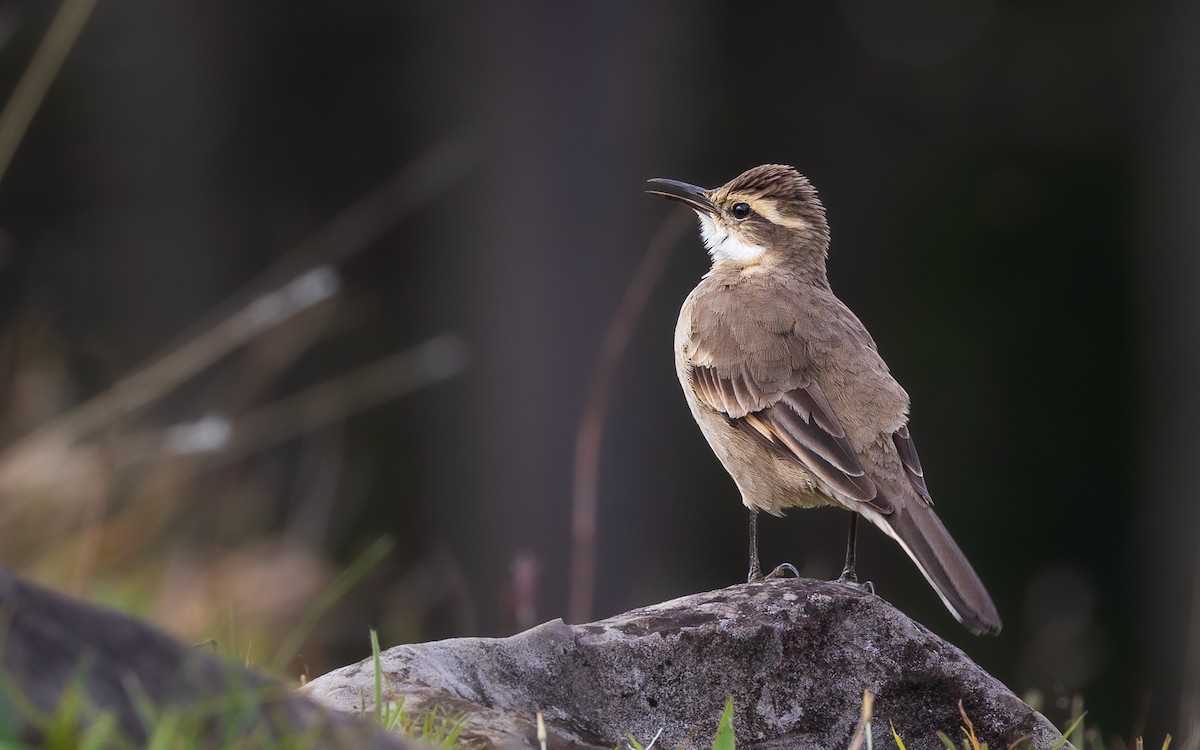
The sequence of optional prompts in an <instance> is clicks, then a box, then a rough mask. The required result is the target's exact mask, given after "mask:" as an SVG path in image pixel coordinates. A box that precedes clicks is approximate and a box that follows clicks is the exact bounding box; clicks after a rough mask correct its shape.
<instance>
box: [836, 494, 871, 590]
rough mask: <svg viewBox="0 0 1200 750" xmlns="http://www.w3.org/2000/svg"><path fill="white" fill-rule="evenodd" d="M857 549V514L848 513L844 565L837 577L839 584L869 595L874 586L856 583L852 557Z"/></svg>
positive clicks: (869, 583)
mask: <svg viewBox="0 0 1200 750" xmlns="http://www.w3.org/2000/svg"><path fill="white" fill-rule="evenodd" d="M857 547H858V514H857V513H855V512H854V511H850V535H849V536H848V537H847V538H846V565H845V567H843V568H842V575H841V576H839V577H838V581H839V582H841V583H848V584H850V585H851V586H855V587H857V588H860V589H863V590H865V591H867V592H869V593H872V594H874V593H875V584H873V583H871V582H870V581H867V582H866V583H859V582H858V573H857V572H856V571H855V570H854V555H855V551H856V549H857Z"/></svg>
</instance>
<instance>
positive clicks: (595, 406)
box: [567, 212, 692, 623]
mask: <svg viewBox="0 0 1200 750" xmlns="http://www.w3.org/2000/svg"><path fill="white" fill-rule="evenodd" d="M691 224H692V222H691V220H690V219H689V217H688V216H687V214H684V213H682V212H673V213H672V214H671V215H670V216H668V218H667V219H666V220H665V221H663V223H662V224H661V225H659V228H658V231H657V232H655V234H654V238H653V239H651V240H650V245H649V247H647V249H646V254H645V255H644V256H643V257H642V262H641V263H640V264H639V265H638V267H637V270H636V271H635V272H634V274H633V278H632V279H631V280H630V282H629V286H628V287H626V289H625V295H624V296H623V297H622V298H621V303H620V305H619V306H618V307H617V313H616V315H615V316H614V317H613V320H612V323H610V324H609V326H608V331H607V332H605V334H604V341H603V343H602V344H601V345H600V356H599V358H598V359H597V361H596V368H595V369H594V370H593V371H592V379H591V381H590V382H589V384H588V390H587V395H586V397H585V400H584V406H583V414H582V416H581V417H580V420H579V430H578V432H576V434H575V460H574V475H575V476H574V482H573V486H572V491H571V578H570V594H569V600H568V603H567V620H568V621H569V622H573V623H582V622H588V621H589V620H591V619H592V603H593V597H594V594H595V589H596V504H597V498H598V496H599V484H600V446H601V443H602V442H603V439H604V427H605V424H606V422H607V421H608V404H609V401H611V400H612V389H613V382H614V381H615V380H616V376H617V368H618V367H619V366H620V364H621V358H622V357H623V356H624V355H625V349H626V348H627V347H628V346H629V337H630V336H632V335H633V329H634V327H635V326H636V325H637V322H638V319H639V318H641V316H642V312H643V311H644V310H645V309H646V302H647V301H649V299H650V293H651V292H652V291H654V287H655V286H656V285H657V284H658V280H659V278H660V277H662V273H663V270H664V269H665V268H666V266H667V259H668V258H670V256H671V249H672V248H674V246H675V245H676V244H677V243H678V242H679V240H680V238H681V237H682V236H683V233H684V231H685V230H686V229H687V228H688V227H690V226H691Z"/></svg>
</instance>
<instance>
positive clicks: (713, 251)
mask: <svg viewBox="0 0 1200 750" xmlns="http://www.w3.org/2000/svg"><path fill="white" fill-rule="evenodd" d="M696 215H697V216H699V217H700V239H702V240H704V246H705V247H706V248H708V254H709V255H711V256H712V259H713V262H714V263H720V262H722V261H724V262H728V263H736V264H737V265H749V264H751V263H754V262H756V261H757V260H758V259H759V258H761V257H762V256H763V255H764V254H765V253H766V252H767V249H766V248H765V247H763V246H762V245H751V244H750V243H748V242H745V241H743V240H742V239H741V238H739V237H738V236H737V235H736V234H734V233H733V232H731V231H729V227H728V226H725V225H724V224H722V225H720V226H718V225H717V222H716V220H714V219H713V218H712V217H711V216H709V215H708V214H706V213H702V212H700V211H697V212H696Z"/></svg>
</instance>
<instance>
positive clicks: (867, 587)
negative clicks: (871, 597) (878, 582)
mask: <svg viewBox="0 0 1200 750" xmlns="http://www.w3.org/2000/svg"><path fill="white" fill-rule="evenodd" d="M837 582H838V583H844V584H846V585H847V586H853V587H854V588H856V589H858V590H859V591H865V592H867V593H868V594H874V593H875V584H874V582H872V581H863V582H862V583H859V581H858V574H857V573H855V572H854V571H852V570H843V571H842V574H841V575H840V576H838V579H837Z"/></svg>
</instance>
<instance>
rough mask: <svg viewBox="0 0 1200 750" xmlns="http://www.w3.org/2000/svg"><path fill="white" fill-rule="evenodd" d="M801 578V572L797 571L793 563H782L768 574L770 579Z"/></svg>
mask: <svg viewBox="0 0 1200 750" xmlns="http://www.w3.org/2000/svg"><path fill="white" fill-rule="evenodd" d="M799 577H800V571H798V570H796V566H795V565H792V564H791V563H780V564H779V565H776V566H775V570H772V571H771V572H770V573H768V574H767V578H768V579H774V578H799Z"/></svg>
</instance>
